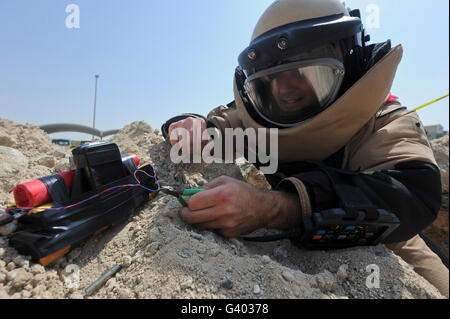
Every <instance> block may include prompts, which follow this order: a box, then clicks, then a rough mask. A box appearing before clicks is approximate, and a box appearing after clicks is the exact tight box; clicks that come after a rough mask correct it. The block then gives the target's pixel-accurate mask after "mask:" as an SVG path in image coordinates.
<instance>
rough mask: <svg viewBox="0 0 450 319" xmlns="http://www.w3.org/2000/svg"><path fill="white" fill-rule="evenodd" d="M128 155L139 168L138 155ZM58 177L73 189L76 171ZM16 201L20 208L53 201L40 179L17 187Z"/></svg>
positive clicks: (15, 190)
mask: <svg viewBox="0 0 450 319" xmlns="http://www.w3.org/2000/svg"><path fill="white" fill-rule="evenodd" d="M128 155H129V156H131V157H133V159H134V162H135V163H136V166H139V158H138V157H137V155H136V154H133V153H129V154H128ZM122 158H123V159H126V156H122ZM58 175H60V176H61V177H62V178H63V179H64V182H65V183H66V185H67V187H68V188H69V190H70V189H71V188H72V183H73V178H74V176H75V171H66V172H62V173H59V174H58ZM14 199H15V201H16V205H17V207H19V208H21V207H38V206H40V205H43V204H45V203H48V202H50V201H51V200H52V198H51V196H50V193H49V192H48V190H47V187H46V186H45V184H44V183H43V182H41V181H40V180H38V179H36V180H34V181H31V182H27V183H23V184H20V185H17V186H16V187H15V188H14Z"/></svg>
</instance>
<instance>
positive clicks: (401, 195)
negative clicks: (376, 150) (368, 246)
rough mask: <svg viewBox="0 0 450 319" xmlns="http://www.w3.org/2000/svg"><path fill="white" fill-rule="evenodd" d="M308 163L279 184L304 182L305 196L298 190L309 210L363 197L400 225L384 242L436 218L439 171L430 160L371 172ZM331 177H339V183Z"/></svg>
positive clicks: (417, 229) (415, 231) (397, 239)
mask: <svg viewBox="0 0 450 319" xmlns="http://www.w3.org/2000/svg"><path fill="white" fill-rule="evenodd" d="M304 165H305V164H304ZM308 166H309V167H308V171H305V172H302V173H297V174H295V173H294V174H292V175H291V176H290V177H289V178H287V179H284V180H283V181H282V182H281V183H280V187H281V188H287V187H289V186H292V185H294V186H295V189H297V191H298V190H299V189H300V188H301V186H300V187H299V185H303V186H304V188H305V189H306V191H307V197H306V196H305V194H304V193H303V194H300V192H299V196H300V197H303V202H304V201H305V199H307V200H308V202H309V203H310V207H309V208H306V209H310V210H311V211H312V212H314V211H323V210H327V209H331V208H345V207H344V206H345V205H344V204H345V198H351V197H353V198H354V197H355V196H363V197H364V198H365V199H366V200H368V201H369V202H370V203H371V204H372V205H373V206H374V207H375V208H377V209H385V210H387V211H388V212H391V213H393V214H395V215H396V216H397V217H398V219H399V220H400V223H401V224H400V227H399V228H397V230H396V231H395V232H393V233H392V234H391V235H390V236H389V237H388V238H386V240H385V242H384V243H395V242H402V241H406V240H409V239H411V238H413V237H414V236H415V235H417V234H418V233H419V232H421V231H422V230H424V229H425V228H426V227H428V226H429V225H430V224H431V223H432V222H433V221H434V220H435V219H436V217H437V214H438V212H439V209H440V206H441V178H440V172H439V169H438V168H437V167H436V166H435V165H434V164H431V163H427V162H417V161H412V162H404V163H401V164H398V165H396V167H395V168H393V169H391V170H382V171H377V172H373V173H371V174H365V173H354V172H350V171H343V170H338V169H334V168H330V167H325V166H322V165H320V166H316V167H314V164H308ZM330 176H338V179H337V180H338V181H339V182H336V179H334V178H330ZM302 209H303V210H304V209H305V208H304V207H302Z"/></svg>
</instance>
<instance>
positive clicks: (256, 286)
mask: <svg viewBox="0 0 450 319" xmlns="http://www.w3.org/2000/svg"><path fill="white" fill-rule="evenodd" d="M253 293H254V294H255V295H259V294H260V293H261V288H260V287H259V285H258V284H256V285H255V286H254V287H253Z"/></svg>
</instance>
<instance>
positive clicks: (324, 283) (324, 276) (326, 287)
mask: <svg viewBox="0 0 450 319" xmlns="http://www.w3.org/2000/svg"><path fill="white" fill-rule="evenodd" d="M316 283H317V286H318V287H319V289H320V290H321V291H323V292H332V291H334V290H335V288H336V278H335V277H334V276H333V274H332V273H330V272H329V271H328V270H324V271H323V272H321V273H320V274H318V275H316Z"/></svg>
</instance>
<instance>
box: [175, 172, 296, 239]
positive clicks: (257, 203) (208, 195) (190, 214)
mask: <svg viewBox="0 0 450 319" xmlns="http://www.w3.org/2000/svg"><path fill="white" fill-rule="evenodd" d="M205 188H206V189H207V191H205V192H201V193H198V194H196V195H194V196H192V197H191V199H190V200H189V208H183V209H182V212H181V216H182V218H183V219H184V220H185V221H186V222H187V223H189V224H192V225H195V226H197V227H198V228H200V229H210V230H217V231H219V233H220V234H222V235H223V236H224V237H236V236H239V235H244V234H248V233H251V232H253V231H255V230H257V229H260V228H279V229H285V228H289V227H295V226H296V225H298V224H299V223H300V216H299V212H300V203H299V200H298V196H297V195H294V194H289V193H282V192H273V191H271V192H269V191H265V190H261V189H258V188H256V187H254V186H252V185H250V184H248V183H245V182H241V181H238V180H236V179H233V178H230V177H226V176H222V177H219V178H217V179H215V180H213V181H212V182H211V183H209V184H207V185H205Z"/></svg>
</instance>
